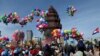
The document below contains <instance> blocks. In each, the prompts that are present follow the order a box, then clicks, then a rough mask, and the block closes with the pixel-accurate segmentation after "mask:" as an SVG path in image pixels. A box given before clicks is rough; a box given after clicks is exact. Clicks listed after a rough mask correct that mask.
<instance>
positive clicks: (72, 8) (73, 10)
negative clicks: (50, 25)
mask: <svg viewBox="0 0 100 56" xmlns="http://www.w3.org/2000/svg"><path fill="white" fill-rule="evenodd" d="M76 11H77V10H76V8H75V7H74V6H69V7H68V8H67V13H68V14H69V15H70V16H74V13H75V12H76Z"/></svg>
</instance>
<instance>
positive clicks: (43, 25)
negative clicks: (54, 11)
mask: <svg viewBox="0 0 100 56" xmlns="http://www.w3.org/2000/svg"><path fill="white" fill-rule="evenodd" d="M47 27H48V23H47V22H46V21H45V19H43V18H40V19H38V20H37V25H36V28H37V30H39V31H40V32H43V31H44V30H45V29H46V28H47Z"/></svg>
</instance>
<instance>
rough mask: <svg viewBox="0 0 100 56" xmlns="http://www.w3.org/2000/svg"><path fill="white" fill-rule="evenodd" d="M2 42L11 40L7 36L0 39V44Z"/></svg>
mask: <svg viewBox="0 0 100 56" xmlns="http://www.w3.org/2000/svg"><path fill="white" fill-rule="evenodd" d="M1 41H9V38H8V37H7V36H4V37H0V42H1Z"/></svg>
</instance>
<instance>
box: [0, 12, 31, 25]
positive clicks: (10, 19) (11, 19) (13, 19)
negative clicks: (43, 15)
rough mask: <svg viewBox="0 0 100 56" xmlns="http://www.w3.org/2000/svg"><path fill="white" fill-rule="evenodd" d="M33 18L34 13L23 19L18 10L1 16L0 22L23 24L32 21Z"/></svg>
mask: <svg viewBox="0 0 100 56" xmlns="http://www.w3.org/2000/svg"><path fill="white" fill-rule="evenodd" d="M32 20H33V13H31V14H29V15H28V16H26V17H25V18H24V19H23V20H21V19H20V16H19V15H18V14H17V12H13V13H10V14H8V15H6V14H5V15H3V16H0V22H3V23H4V24H6V25H8V23H12V24H16V23H19V24H20V25H21V26H23V25H26V23H28V22H32Z"/></svg>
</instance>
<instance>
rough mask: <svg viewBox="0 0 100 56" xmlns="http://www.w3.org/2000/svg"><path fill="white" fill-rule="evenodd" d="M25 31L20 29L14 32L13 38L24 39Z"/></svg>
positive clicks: (16, 39)
mask: <svg viewBox="0 0 100 56" xmlns="http://www.w3.org/2000/svg"><path fill="white" fill-rule="evenodd" d="M24 36H25V35H24V32H23V31H20V30H16V31H15V32H14V33H13V35H12V37H13V40H15V41H21V40H23V39H24Z"/></svg>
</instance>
